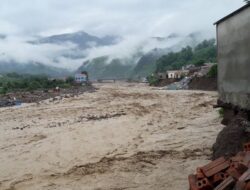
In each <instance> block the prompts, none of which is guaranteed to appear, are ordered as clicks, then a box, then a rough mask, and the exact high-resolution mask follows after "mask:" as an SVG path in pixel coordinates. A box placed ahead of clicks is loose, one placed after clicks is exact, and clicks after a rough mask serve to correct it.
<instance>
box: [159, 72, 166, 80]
mask: <svg viewBox="0 0 250 190" xmlns="http://www.w3.org/2000/svg"><path fill="white" fill-rule="evenodd" d="M157 78H158V79H166V78H168V74H167V73H157Z"/></svg>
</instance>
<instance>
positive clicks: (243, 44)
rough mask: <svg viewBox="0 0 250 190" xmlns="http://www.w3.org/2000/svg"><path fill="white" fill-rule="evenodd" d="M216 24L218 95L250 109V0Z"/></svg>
mask: <svg viewBox="0 0 250 190" xmlns="http://www.w3.org/2000/svg"><path fill="white" fill-rule="evenodd" d="M215 24H216V27H217V46H218V47H217V48H218V88H219V94H220V97H219V99H220V100H221V101H222V102H224V103H231V104H232V105H234V106H238V107H240V108H243V109H248V110H250V4H246V5H245V6H243V7H242V8H240V9H238V10H236V11H235V12H233V13H231V14H229V15H228V16H226V17H224V18H222V19H221V20H219V21H217V22H216V23H215Z"/></svg>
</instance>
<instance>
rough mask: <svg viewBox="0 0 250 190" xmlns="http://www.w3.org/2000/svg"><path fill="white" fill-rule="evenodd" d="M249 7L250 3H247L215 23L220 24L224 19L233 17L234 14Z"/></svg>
mask: <svg viewBox="0 0 250 190" xmlns="http://www.w3.org/2000/svg"><path fill="white" fill-rule="evenodd" d="M248 7H250V3H247V4H246V5H245V6H243V7H241V8H239V9H238V10H236V11H234V12H233V13H231V14H229V15H227V16H225V17H224V18H222V19H220V20H218V21H217V22H215V23H214V24H215V25H218V24H220V23H221V22H223V21H225V20H227V19H228V18H230V17H232V16H234V15H236V14H238V13H240V12H241V11H243V10H245V9H246V8H248Z"/></svg>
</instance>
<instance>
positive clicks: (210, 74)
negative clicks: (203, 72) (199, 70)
mask: <svg viewBox="0 0 250 190" xmlns="http://www.w3.org/2000/svg"><path fill="white" fill-rule="evenodd" d="M207 75H208V77H211V78H216V77H217V75H218V65H217V64H216V65H213V66H212V67H211V69H210V70H209V72H208V74H207Z"/></svg>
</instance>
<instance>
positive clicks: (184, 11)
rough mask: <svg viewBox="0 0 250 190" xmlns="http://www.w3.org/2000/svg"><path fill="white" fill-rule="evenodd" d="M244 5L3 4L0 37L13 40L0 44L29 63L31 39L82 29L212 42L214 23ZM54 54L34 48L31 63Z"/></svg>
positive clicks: (210, 0)
mask: <svg viewBox="0 0 250 190" xmlns="http://www.w3.org/2000/svg"><path fill="white" fill-rule="evenodd" d="M243 4H244V3H243V0H182V1H180V0H179V1H178V0H1V5H0V34H5V35H8V36H11V37H10V38H9V39H8V40H7V41H6V40H5V42H4V44H0V52H4V55H9V57H11V56H16V54H17V52H16V51H17V49H19V51H18V53H19V54H18V55H19V57H16V59H20V58H22V59H23V60H24V61H25V58H26V57H27V56H28V54H29V53H28V52H25V51H30V50H32V49H34V48H33V47H30V46H31V44H24V42H25V40H26V39H27V38H29V37H34V36H48V35H52V34H61V33H66V32H76V31H80V30H83V31H85V32H88V33H90V34H92V35H97V36H104V35H118V36H122V37H124V38H125V39H126V38H128V37H131V39H136V38H137V37H138V38H140V39H142V38H144V37H145V38H147V37H152V36H162V37H163V36H167V35H169V34H171V33H180V34H189V33H191V32H197V31H202V32H205V33H207V34H209V35H210V36H211V37H212V36H215V26H213V23H214V22H215V21H217V20H218V19H220V18H221V17H223V16H225V15H227V14H229V13H230V12H232V11H234V10H236V9H238V8H239V7H241V6H242V5H243ZM15 42H17V43H15ZM0 43H1V41H0ZM125 44H126V43H125ZM44 49H47V50H46V51H45V50H44ZM51 49H52V51H50V50H48V47H45V46H44V45H43V46H42V47H40V49H39V47H36V49H34V51H36V52H34V53H33V54H34V55H32V59H34V57H36V56H37V57H40V58H42V57H43V59H40V60H45V59H50V58H51V57H53V55H51V52H52V53H53V52H56V51H57V50H58V49H59V51H62V50H63V51H65V49H64V48H62V47H54V46H53V47H51ZM41 53H42V54H41ZM47 54H49V55H47ZM56 54H58V53H56ZM44 56H47V57H45V58H44ZM6 57H7V56H5V58H6ZM1 59H3V56H2V57H1V56H0V60H1ZM29 59H31V58H28V59H27V60H29ZM38 61H39V60H38Z"/></svg>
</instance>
